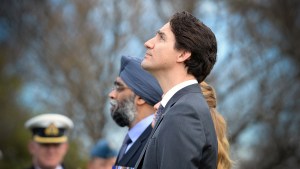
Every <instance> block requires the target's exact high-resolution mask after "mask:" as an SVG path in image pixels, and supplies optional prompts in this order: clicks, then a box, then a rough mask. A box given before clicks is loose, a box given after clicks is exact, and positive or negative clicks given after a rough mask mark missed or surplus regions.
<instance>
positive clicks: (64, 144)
mask: <svg viewBox="0 0 300 169" xmlns="http://www.w3.org/2000/svg"><path fill="white" fill-rule="evenodd" d="M25 127H26V128H28V129H29V130H30V131H31V132H32V140H31V141H30V143H29V145H28V148H29V152H30V154H31V155H32V166H31V167H30V168H28V169H65V167H64V165H63V160H64V157H65V155H66V153H67V151H68V146H69V145H68V137H67V131H68V130H69V129H71V128H73V122H72V120H71V119H69V118H68V117H66V116H63V115H60V114H42V115H38V116H35V117H33V118H31V119H29V120H28V121H27V122H26V123H25Z"/></svg>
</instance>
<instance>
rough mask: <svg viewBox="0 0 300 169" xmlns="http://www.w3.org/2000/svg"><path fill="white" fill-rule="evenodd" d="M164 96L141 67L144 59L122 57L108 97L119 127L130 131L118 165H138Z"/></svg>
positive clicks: (117, 162) (120, 152)
mask: <svg viewBox="0 0 300 169" xmlns="http://www.w3.org/2000/svg"><path fill="white" fill-rule="evenodd" d="M161 96H162V90H161V88H160V86H159V84H158V82H157V80H156V79H155V78H154V77H153V76H152V75H150V74H149V73H148V72H146V71H145V70H143V69H142V68H141V59H139V58H134V57H127V56H122V58H121V69H120V73H119V76H118V77H117V78H116V80H115V82H114V88H113V90H112V91H111V92H110V93H109V97H110V99H111V102H110V103H111V116H112V118H113V119H114V121H115V122H116V123H117V124H118V125H119V126H121V127H124V126H127V127H128V128H129V131H128V133H127V135H126V137H125V139H124V141H123V145H122V147H121V150H120V151H119V154H118V157H117V160H116V166H124V167H134V166H135V164H136V161H137V160H138V158H139V156H140V154H141V152H142V150H143V148H144V146H145V144H146V142H147V139H148V137H149V135H150V133H151V131H152V127H151V122H152V120H153V114H154V112H155V110H154V108H153V106H154V104H156V103H157V102H159V101H160V100H161ZM116 168H117V167H116Z"/></svg>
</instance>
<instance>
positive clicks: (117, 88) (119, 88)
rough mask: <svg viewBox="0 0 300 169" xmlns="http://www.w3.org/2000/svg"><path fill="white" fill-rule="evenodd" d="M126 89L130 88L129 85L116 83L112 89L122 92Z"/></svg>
mask: <svg viewBox="0 0 300 169" xmlns="http://www.w3.org/2000/svg"><path fill="white" fill-rule="evenodd" d="M125 89H130V88H129V87H126V86H121V85H119V84H114V86H113V88H112V90H116V91H117V92H122V91H123V90H125Z"/></svg>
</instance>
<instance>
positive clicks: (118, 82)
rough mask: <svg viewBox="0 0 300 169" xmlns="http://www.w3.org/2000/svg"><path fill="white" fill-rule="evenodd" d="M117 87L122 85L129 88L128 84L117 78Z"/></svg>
mask: <svg viewBox="0 0 300 169" xmlns="http://www.w3.org/2000/svg"><path fill="white" fill-rule="evenodd" d="M115 84H116V85H122V86H127V85H126V83H125V82H124V81H123V80H122V78H121V77H117V78H116V80H115Z"/></svg>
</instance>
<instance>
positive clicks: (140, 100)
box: [134, 95, 146, 105]
mask: <svg viewBox="0 0 300 169" xmlns="http://www.w3.org/2000/svg"><path fill="white" fill-rule="evenodd" d="M134 100H135V103H136V105H142V104H145V103H146V101H145V100H144V99H142V98H141V97H140V96H138V95H136V96H135V99H134Z"/></svg>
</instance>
